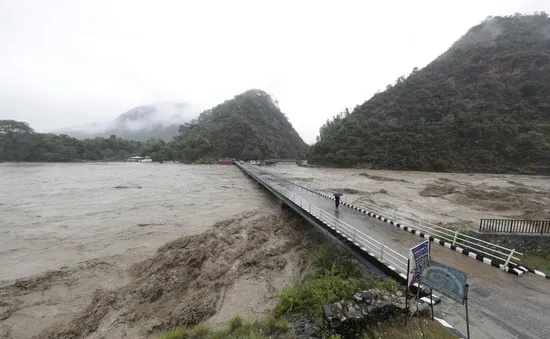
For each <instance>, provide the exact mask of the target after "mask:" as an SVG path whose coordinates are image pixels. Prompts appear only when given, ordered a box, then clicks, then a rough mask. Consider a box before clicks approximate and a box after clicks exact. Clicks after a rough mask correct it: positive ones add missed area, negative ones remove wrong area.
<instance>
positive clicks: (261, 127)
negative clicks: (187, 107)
mask: <svg viewBox="0 0 550 339" xmlns="http://www.w3.org/2000/svg"><path fill="white" fill-rule="evenodd" d="M179 133H180V134H179V135H178V136H177V137H176V138H175V139H174V141H173V142H171V143H170V144H169V145H167V149H168V151H167V153H171V154H172V156H175V157H176V158H178V159H180V160H182V161H184V162H196V161H201V160H204V159H218V158H226V157H227V158H236V159H245V160H248V159H270V158H275V159H283V158H291V159H298V158H304V157H305V156H306V153H307V152H308V149H309V146H308V145H307V144H306V143H305V142H304V141H303V140H302V138H301V137H300V136H299V135H298V133H297V132H296V130H294V128H293V127H292V124H291V123H290V122H289V121H288V119H287V117H286V116H285V115H284V114H283V113H282V112H281V110H280V109H279V107H277V104H276V102H274V101H273V100H272V98H271V97H270V96H269V95H268V94H267V93H265V92H263V91H261V90H249V91H246V92H244V93H242V94H239V95H237V96H235V98H233V99H231V100H227V101H225V102H224V103H222V104H220V105H218V106H216V107H214V108H212V109H209V110H207V111H204V112H203V113H201V114H200V116H199V117H198V118H197V119H195V120H194V121H192V122H190V123H186V124H183V125H182V126H180V129H179ZM166 158H167V159H169V158H170V155H169V154H168V155H167V156H166Z"/></svg>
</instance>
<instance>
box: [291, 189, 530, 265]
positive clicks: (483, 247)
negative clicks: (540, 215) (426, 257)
mask: <svg viewBox="0 0 550 339" xmlns="http://www.w3.org/2000/svg"><path fill="white" fill-rule="evenodd" d="M281 179H282V178H281ZM282 180H285V181H288V182H292V181H289V180H286V179H282ZM292 183H293V184H295V185H298V186H302V187H305V188H306V189H308V190H311V191H317V192H320V193H325V194H333V193H334V192H332V191H330V190H321V189H319V188H315V187H312V186H311V185H305V186H303V185H299V184H296V183H294V182H292ZM343 202H347V203H350V204H352V205H354V206H357V207H359V208H362V209H364V210H366V211H368V212H372V213H375V214H378V215H380V216H384V217H386V218H389V217H390V216H392V215H393V221H395V222H398V223H400V224H401V225H406V226H409V227H412V228H414V229H416V230H418V231H422V232H424V233H426V234H428V235H431V236H433V237H435V238H438V239H440V240H444V241H446V242H449V243H452V244H453V245H455V246H457V247H461V248H467V249H470V250H472V251H474V252H477V253H480V254H484V255H485V256H486V257H488V258H490V259H492V260H497V261H499V262H502V263H503V264H504V265H505V266H508V265H510V264H513V265H518V264H517V263H516V262H519V261H521V258H520V257H519V256H521V255H523V254H522V253H520V252H518V251H516V250H515V249H510V248H506V247H504V246H500V245H497V244H494V243H491V242H489V241H485V240H482V239H479V238H476V237H473V236H471V235H468V234H466V233H463V232H459V231H458V230H450V229H447V228H445V227H441V226H438V225H435V224H432V223H429V222H426V221H422V220H418V219H412V218H411V217H409V216H406V215H403V214H400V213H398V212H396V211H395V210H389V209H384V208H381V207H379V206H374V205H372V204H368V203H365V202H358V201H352V202H350V201H348V200H347V196H344V200H343ZM514 261H516V262H514Z"/></svg>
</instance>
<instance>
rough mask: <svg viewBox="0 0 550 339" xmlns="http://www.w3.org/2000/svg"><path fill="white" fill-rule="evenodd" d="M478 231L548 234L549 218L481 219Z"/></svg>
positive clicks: (549, 231) (549, 230) (549, 227)
mask: <svg viewBox="0 0 550 339" xmlns="http://www.w3.org/2000/svg"><path fill="white" fill-rule="evenodd" d="M479 231H480V232H502V233H536V234H550V220H513V219H481V220H480V222H479Z"/></svg>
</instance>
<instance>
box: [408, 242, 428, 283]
mask: <svg viewBox="0 0 550 339" xmlns="http://www.w3.org/2000/svg"><path fill="white" fill-rule="evenodd" d="M428 259H430V242H429V241H428V240H426V241H424V242H423V243H421V244H418V245H416V246H415V247H413V248H411V249H410V250H409V272H408V275H409V276H408V280H409V287H410V286H412V285H413V284H414V283H416V282H418V280H419V279H420V272H422V269H423V267H424V265H425V263H426V262H427V261H428Z"/></svg>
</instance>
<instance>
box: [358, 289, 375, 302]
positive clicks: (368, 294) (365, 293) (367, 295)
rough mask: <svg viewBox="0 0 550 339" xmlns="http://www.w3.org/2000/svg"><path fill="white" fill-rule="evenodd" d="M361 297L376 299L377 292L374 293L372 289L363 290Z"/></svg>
mask: <svg viewBox="0 0 550 339" xmlns="http://www.w3.org/2000/svg"><path fill="white" fill-rule="evenodd" d="M361 297H363V299H365V300H374V299H375V298H376V293H374V292H373V291H372V290H369V291H363V293H362V295H361Z"/></svg>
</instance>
